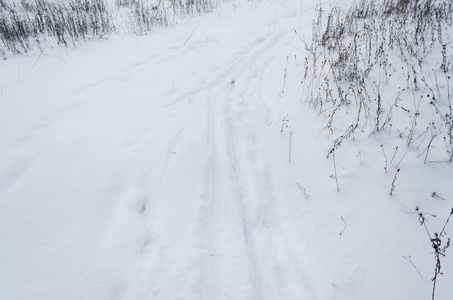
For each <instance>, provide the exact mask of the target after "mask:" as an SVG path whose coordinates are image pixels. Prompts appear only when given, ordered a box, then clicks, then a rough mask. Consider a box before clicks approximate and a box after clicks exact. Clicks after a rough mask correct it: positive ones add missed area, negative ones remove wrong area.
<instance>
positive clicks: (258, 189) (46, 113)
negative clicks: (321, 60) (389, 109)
mask: <svg viewBox="0 0 453 300" xmlns="http://www.w3.org/2000/svg"><path fill="white" fill-rule="evenodd" d="M304 3H305V4H302V5H301V4H300V3H298V2H297V1H288V2H285V3H283V4H274V5H273V4H270V3H260V4H254V3H251V2H247V3H245V4H243V5H242V6H241V8H240V9H238V10H237V11H235V10H232V9H231V7H229V5H230V4H229V5H226V4H225V5H224V6H222V7H221V8H220V9H219V10H218V11H216V12H215V13H212V14H209V15H205V16H201V17H197V18H194V19H193V20H191V21H190V22H189V20H188V21H187V24H185V25H184V26H180V27H177V28H170V29H160V30H159V31H157V32H154V33H152V34H150V35H149V36H146V37H135V36H114V37H112V38H111V39H110V40H108V41H103V42H99V43H98V42H91V43H89V44H88V45H85V46H83V47H81V48H80V49H75V50H69V51H67V52H66V51H65V50H59V49H54V50H49V53H46V55H42V56H39V54H37V55H30V56H28V57H27V56H26V57H13V58H11V59H9V60H7V61H4V62H2V63H1V64H2V65H1V67H2V71H1V72H0V85H1V96H0V107H1V110H0V133H1V136H2V139H1V140H0V154H1V155H0V199H1V201H0V212H7V213H2V214H1V215H0V238H1V240H2V244H1V247H0V266H1V268H2V269H3V270H5V271H3V272H2V273H0V299H162V300H168V299H235V300H237V299H321V300H324V299H426V295H429V292H430V282H429V279H428V280H426V281H424V282H423V284H420V281H418V280H419V277H418V275H417V273H416V272H415V271H414V269H413V267H412V266H411V265H410V264H409V263H408V262H407V261H405V260H403V259H401V256H402V255H410V254H411V253H412V255H413V257H414V260H415V259H418V261H417V262H418V266H419V268H420V269H421V271H422V272H423V274H424V275H425V277H426V278H429V273H428V272H431V263H430V261H428V260H426V261H428V262H427V263H426V264H422V263H421V261H424V260H425V259H424V257H416V255H415V254H414V252H413V251H415V250H414V247H413V245H414V244H417V245H418V244H423V245H424V244H425V242H426V241H425V238H426V237H425V236H424V235H423V234H424V232H422V233H421V234H419V233H417V232H415V233H414V234H413V235H407V234H406V233H407V232H410V231H411V230H412V232H414V231H413V228H419V227H415V226H418V221H417V219H416V218H413V216H411V215H408V214H406V213H405V212H401V211H400V210H401V207H400V206H398V205H397V204H395V202H392V201H388V200H386V199H387V198H386V197H387V190H386V189H383V190H377V191H376V192H375V196H374V197H375V199H385V201H384V200H383V201H381V200H379V201H374V202H373V201H369V202H365V201H363V197H364V191H365V195H366V193H367V191H369V190H371V189H374V188H375V186H374V184H376V181H379V184H380V183H383V184H385V186H386V187H387V186H388V183H387V182H386V180H388V179H387V178H385V177H376V176H374V175H373V174H375V173H371V175H369V174H368V173H366V172H363V171H361V170H362V169H361V168H360V166H361V165H362V163H363V162H362V161H360V164H359V162H358V159H357V158H355V159H354V160H353V161H349V160H348V161H346V159H344V161H342V160H341V156H339V157H338V160H339V162H338V163H339V177H340V180H341V184H342V193H341V196H342V198H341V201H340V200H339V199H338V195H339V193H337V192H336V188H335V184H334V182H333V181H332V179H331V178H330V177H329V176H330V175H331V174H332V173H331V172H332V166H331V161H327V160H326V159H325V149H327V147H328V145H329V142H328V141H327V140H325V139H317V136H318V133H319V132H320V130H321V129H322V128H323V127H324V124H323V121H322V120H321V119H319V117H318V116H317V114H316V113H315V112H312V111H311V110H310V109H307V108H306V107H305V109H304V106H303V105H301V103H300V98H299V95H300V91H297V88H298V86H299V85H298V84H299V83H300V78H301V75H300V74H294V73H293V74H290V75H291V76H288V78H287V82H286V88H287V89H288V90H291V88H292V89H293V91H294V90H296V92H295V93H293V94H292V95H296V96H295V97H293V96H287V94H284V95H283V94H281V91H282V87H283V84H284V76H285V68H286V67H285V66H288V65H291V66H295V65H296V66H299V65H301V64H302V62H303V55H302V54H300V51H299V50H298V47H302V45H301V41H300V39H299V38H298V36H297V35H296V34H295V33H294V30H293V28H298V30H305V32H303V33H302V34H306V35H307V36H308V35H309V34H310V30H311V22H312V21H311V20H312V17H313V15H314V13H315V12H314V5H316V4H317V3H318V1H305V2H304ZM301 28H302V29H301ZM192 33H193V34H192ZM191 34H192V35H191ZM189 36H190V38H189V39H188V37H189ZM185 42H186V44H184V43H185ZM38 56H39V57H38ZM289 69H291V70H294V69H297V68H294V67H293V68H288V70H289ZM302 71H303V70H302V67H300V69H299V71H298V72H302ZM288 72H289V71H288ZM279 93H280V94H279ZM287 114H289V115H290V116H289V117H290V122H291V126H292V127H291V128H292V132H293V135H294V137H295V138H294V141H293V144H292V147H293V154H292V161H291V164H289V163H288V150H289V146H288V145H289V143H288V141H289V132H288V131H284V133H283V134H281V133H280V130H281V128H282V119H283V117H285V116H286V115H287ZM296 116H297V117H296ZM354 147H356V146H352V147H351V153H352V152H354V151H355V152H354V153H353V156H354V157H356V156H355V155H356V152H358V153H359V154H360V153H361V152H359V151H361V150H360V149H358V148H357V149H356V148H354ZM365 159H367V162H368V161H373V159H374V158H373V157H372V156H371V155H370V156H368V157H366V152H363V160H365ZM360 160H362V157H360ZM374 166H375V164H372V165H371V167H374ZM381 169H382V168H381V166H380V165H379V172H380V173H379V174H381V173H382V172H381V171H382V170H381ZM352 174H354V175H352ZM356 174H359V175H356ZM373 176H374V177H373ZM360 178H363V180H360V181H358V180H359V179H360ZM376 178H378V179H376ZM390 179H391V178H390ZM357 183H359V185H360V187H361V188H359V189H357V188H356V186H357ZM305 189H307V190H305ZM305 192H308V194H305V195H304V193H305ZM383 216H384V217H383ZM343 217H344V219H343ZM383 218H384V221H383ZM345 219H346V220H347V221H348V227H347V234H344V235H342V236H340V235H339V232H341V231H342V230H344V229H345V228H344V223H343V221H342V220H345ZM401 219H403V221H400V220H401ZM377 224H379V225H377ZM381 224H382V225H381ZM395 228H398V230H396V229H395ZM382 244H384V245H385V247H382ZM426 244H427V246H429V243H426ZM425 250H426V249H425ZM426 251H427V252H428V254H429V249H428V250H426ZM395 253H396V254H395ZM416 253H421V252H416ZM389 268H390V270H391V271H389ZM384 275H385V276H384ZM411 276H412V277H411ZM403 277H404V278H408V279H407V280H405V281H404V282H401V281H400V280H399V279H400V278H403ZM450 278H451V277H450ZM383 287H385V288H383ZM442 288H445V290H446V291H447V292H446V293H447V294H448V292H452V291H451V287H450V288H449V287H448V284H447V285H442V284H440V287H439V289H442ZM421 291H423V293H425V292H426V294H422V292H421ZM420 295H421V296H420Z"/></svg>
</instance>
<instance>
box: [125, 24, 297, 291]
mask: <svg viewBox="0 0 453 300" xmlns="http://www.w3.org/2000/svg"><path fill="white" fill-rule="evenodd" d="M290 17H292V15H290V16H285V17H283V18H281V19H275V20H274V22H276V23H277V22H282V21H285V20H287V19H288V18H290ZM266 27H267V26H261V27H250V28H246V29H241V30H237V31H235V32H233V33H230V34H229V35H226V34H223V39H222V38H218V39H211V40H209V48H210V49H216V48H217V47H222V45H217V44H218V43H222V44H229V45H241V42H239V43H238V42H236V41H235V40H236V39H238V40H241V39H243V37H248V36H252V35H256V34H258V35H256V36H255V38H253V39H252V40H251V41H249V42H246V43H245V44H243V45H242V46H241V47H240V48H237V47H231V49H229V53H230V54H229V55H227V56H226V57H227V58H228V60H226V61H220V62H218V66H214V67H210V68H209V69H208V72H207V73H205V74H202V73H201V72H198V71H197V74H199V73H200V74H202V75H201V76H200V77H199V78H197V80H198V81H199V82H201V84H199V85H198V86H195V87H194V88H193V89H190V90H186V91H184V90H183V91H178V92H177V93H176V95H175V96H172V94H174V93H170V92H167V93H164V96H166V97H170V99H171V100H170V101H168V103H167V104H165V105H164V109H165V110H166V111H167V115H169V116H171V119H172V120H173V121H174V122H181V121H182V122H181V123H184V121H183V119H184V118H183V117H181V115H186V114H188V115H192V113H191V111H195V112H199V113H198V114H197V113H194V114H193V115H198V117H199V118H200V119H202V120H203V124H201V126H202V128H193V129H192V128H187V127H188V126H190V125H188V124H189V123H188V122H187V123H186V127H184V129H180V130H179V131H178V132H176V133H175V134H174V136H173V137H172V138H171V139H170V142H169V144H168V146H167V150H166V154H165V159H164V163H163V167H162V171H161V172H160V173H161V175H159V176H158V177H159V179H158V180H157V182H158V183H157V185H156V187H154V188H153V189H155V190H156V192H155V193H154V195H153V196H152V197H151V199H148V200H147V201H148V202H149V203H148V204H144V207H146V211H145V210H144V209H143V215H144V216H143V218H142V220H143V224H144V225H143V226H144V228H145V229H144V232H152V233H151V236H154V237H155V238H144V240H149V241H150V243H149V244H147V245H146V247H148V248H149V249H148V250H147V252H145V253H147V255H143V257H142V259H141V260H140V262H139V263H138V265H139V269H140V270H141V271H139V272H138V274H140V275H139V278H138V279H136V282H135V283H134V284H133V285H132V286H131V287H130V288H129V290H128V293H127V294H126V295H127V296H126V298H131V299H136V298H140V299H141V298H142V297H143V298H146V297H150V298H151V299H169V298H172V299H275V297H277V295H279V294H281V292H282V291H281V288H282V287H281V283H278V282H275V280H277V279H278V280H280V281H282V280H284V278H277V279H276V278H273V276H272V275H271V274H272V273H273V271H274V269H275V268H276V267H277V266H273V265H270V262H271V261H273V260H272V258H273V257H275V256H276V255H277V253H276V251H277V250H273V249H278V247H277V245H274V244H273V243H275V242H274V241H273V240H274V235H275V234H276V233H278V230H279V229H278V221H277V220H278V215H277V213H276V212H275V211H276V209H275V201H274V199H273V196H272V179H271V175H270V174H269V170H268V167H267V166H266V165H265V164H264V165H263V162H262V161H259V158H257V156H259V152H258V151H257V150H256V149H255V148H256V137H255V134H254V133H253V132H249V131H248V129H247V124H248V123H249V122H257V121H258V122H262V123H267V124H268V125H270V124H271V123H272V119H271V118H272V117H271V116H270V113H269V109H268V108H267V105H266V103H265V102H264V101H263V100H262V97H261V96H262V93H263V92H262V90H261V88H260V85H261V84H262V83H261V82H262V79H263V77H262V75H261V74H263V73H264V72H265V71H266V68H267V66H268V65H269V64H270V63H272V61H273V60H274V59H275V54H276V53H277V51H276V50H275V49H278V48H279V47H281V46H282V44H281V40H282V39H283V38H284V37H285V34H287V33H288V30H287V29H286V28H285V29H284V30H274V31H272V32H269V30H268V28H266ZM251 32H253V34H251ZM225 39H226V40H225ZM168 50H169V51H167V52H166V53H169V54H168V55H166V56H164V57H162V58H160V60H158V61H153V62H149V63H147V62H146V61H141V62H138V63H137V64H134V65H132V66H130V69H129V70H127V71H128V72H133V71H136V70H137V68H139V70H140V71H141V72H144V71H145V70H146V69H144V68H145V67H146V66H147V65H149V66H153V65H155V64H159V63H162V64H164V63H166V62H168V61H174V60H177V59H180V57H184V56H187V57H191V55H195V56H196V55H200V54H202V51H201V50H200V49H199V48H196V47H182V46H170V47H169V48H168ZM197 52H198V53H200V54H198V53H197ZM251 82H255V84H254V85H253V86H249V84H250V83H251ZM262 106H264V107H265V111H266V115H267V116H266V118H265V119H259V120H256V119H254V118H256V116H259V114H255V111H256V110H257V109H258V107H262ZM203 110H204V111H205V113H202V111H203ZM203 116H204V117H203ZM197 130H202V131H203V132H199V135H198V134H195V136H194V131H197ZM191 135H192V136H191ZM194 144H196V146H194ZM192 147H193V148H192ZM178 148H180V149H181V152H182V153H183V154H179V152H180V151H179V149H178ZM185 152H187V153H188V156H187V157H182V155H184V153H185ZM196 152H199V153H202V154H203V156H204V157H203V160H204V161H205V162H204V165H205V167H201V166H198V169H202V172H201V171H200V172H195V173H196V174H193V175H194V176H202V177H203V178H204V179H197V180H195V181H196V182H203V186H201V187H199V190H197V187H194V191H198V194H196V193H195V192H193V191H192V192H189V193H186V196H187V197H186V198H187V201H190V202H191V203H190V205H187V204H185V203H182V202H179V203H178V204H176V203H175V205H181V207H182V208H181V209H180V208H177V209H175V207H174V206H167V204H164V203H163V202H162V201H165V202H168V201H171V200H170V198H171V196H170V195H169V194H172V193H171V192H170V190H172V189H174V188H176V189H177V187H174V185H175V184H176V185H177V184H178V182H177V181H176V180H175V178H174V173H173V172H172V171H171V170H172V169H174V168H178V165H180V166H184V165H186V164H187V160H190V159H192V158H191V157H190V153H196ZM178 155H181V156H180V157H178ZM195 159H197V158H195ZM259 164H261V165H259ZM195 169H197V168H195ZM172 176H173V177H172ZM167 185H168V186H170V188H168V187H167ZM191 197H193V198H191ZM161 199H162V200H161ZM179 201H184V200H182V199H181V200H179ZM175 210H176V212H175ZM172 214H173V215H174V218H172V219H171V220H162V219H161V218H160V217H159V216H160V215H162V216H166V215H172ZM182 220H184V221H182ZM175 223H178V224H179V225H175ZM175 226H176V227H175ZM172 228H173V229H174V228H178V229H177V230H172ZM168 237H172V238H168ZM181 242H182V244H183V245H185V247H187V248H186V250H187V253H188V255H189V254H190V255H189V256H188V257H185V256H184V255H182V256H181V255H180V254H179V253H176V252H174V250H175V249H174V248H175V247H179V246H177V245H178V244H181ZM293 259H294V257H293ZM188 274H190V275H188ZM265 274H266V275H265ZM165 276H171V280H167V279H170V278H166V277H165ZM181 276H184V278H185V279H184V280H182V279H181ZM192 276H193V278H190V277H192ZM162 277H164V278H162ZM187 278H189V279H187ZM161 279H162V280H161ZM164 279H165V280H164ZM159 281H161V283H158V282H159ZM153 282H154V283H156V284H155V285H153ZM169 282H173V283H180V284H181V285H180V286H178V288H176V287H175V286H168V285H166V284H167V283H169ZM183 283H184V284H183ZM178 290H179V291H178ZM177 291H178V292H177ZM172 292H173V293H174V294H172Z"/></svg>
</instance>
